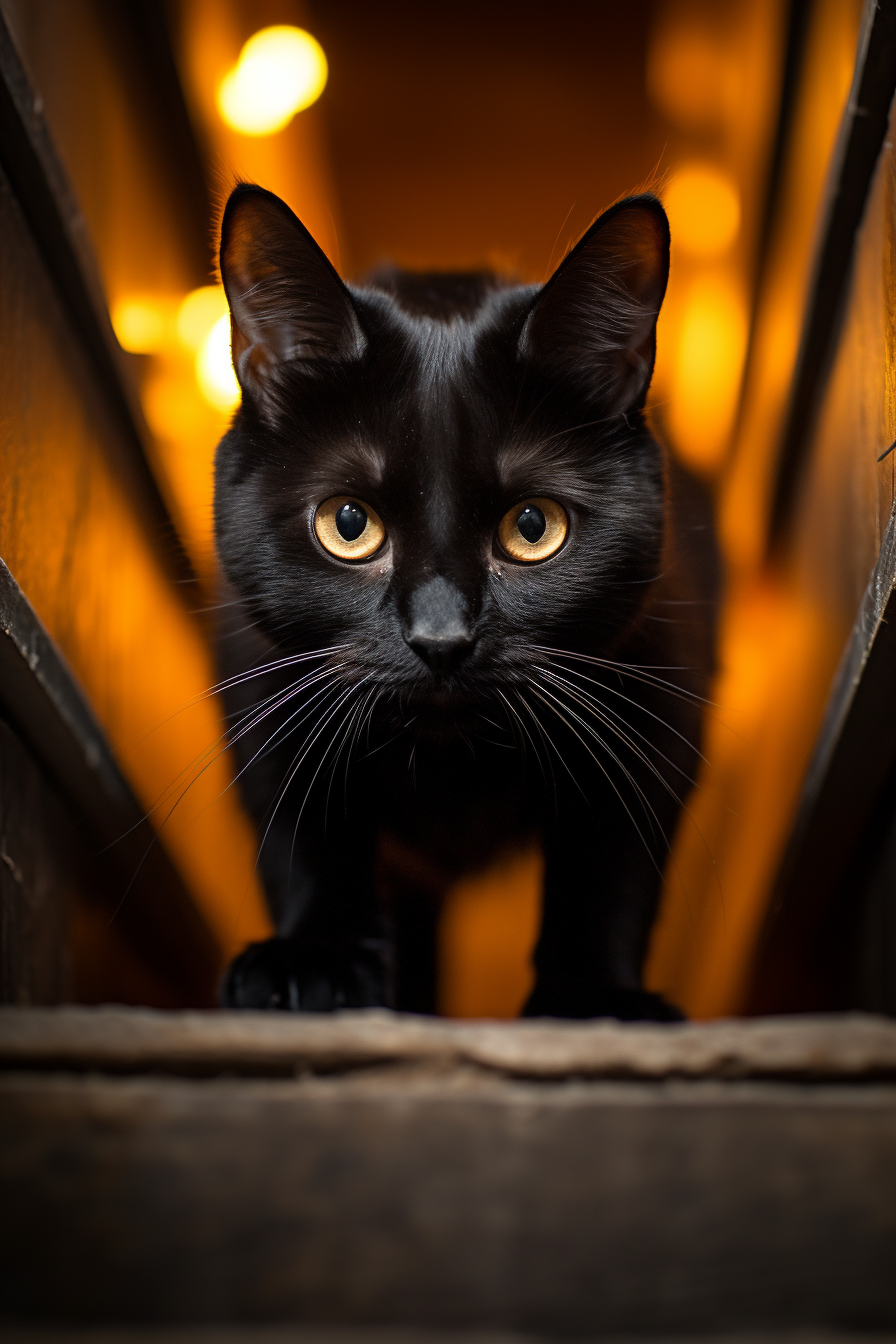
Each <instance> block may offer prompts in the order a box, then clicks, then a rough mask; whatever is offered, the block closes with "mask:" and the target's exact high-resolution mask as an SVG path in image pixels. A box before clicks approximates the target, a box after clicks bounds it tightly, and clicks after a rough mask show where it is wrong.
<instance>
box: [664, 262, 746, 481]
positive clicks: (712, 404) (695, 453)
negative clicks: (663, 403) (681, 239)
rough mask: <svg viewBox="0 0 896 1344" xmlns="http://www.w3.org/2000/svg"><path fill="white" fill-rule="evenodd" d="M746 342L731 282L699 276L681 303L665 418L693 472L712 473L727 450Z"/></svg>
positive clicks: (739, 298)
mask: <svg viewBox="0 0 896 1344" xmlns="http://www.w3.org/2000/svg"><path fill="white" fill-rule="evenodd" d="M746 342H747V311H746V303H745V300H744V295H743V292H742V288H741V285H740V284H739V283H738V281H737V279H736V278H735V277H734V276H733V275H731V274H729V273H728V272H725V271H722V272H709V273H706V274H704V275H702V276H700V277H699V278H698V279H696V280H695V281H694V283H693V285H692V286H691V289H690V291H689V293H688V296H687V299H686V300H685V303H684V309H683V315H682V322H681V330H680V337H679V341H678V347H677V350H676V353H675V368H674V372H673V379H672V389H671V391H672V395H671V404H670V407H669V412H668V415H669V426H670V429H671V431H672V435H673V438H674V440H675V443H676V447H677V448H678V451H679V453H680V455H681V456H682V457H683V458H684V460H685V461H686V462H687V463H688V465H689V466H691V467H693V468H694V469H695V470H697V471H700V472H704V473H708V472H712V471H714V470H715V469H716V468H717V467H718V465H719V461H720V458H721V456H722V454H723V453H724V451H725V448H726V446H727V443H728V440H729V437H730V434H731V430H732V426H733V422H734V415H735V412H736V410H737V399H738V393H739V391H740V379H741V373H742V370H743V361H744V353H745V350H746Z"/></svg>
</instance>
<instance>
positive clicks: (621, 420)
mask: <svg viewBox="0 0 896 1344" xmlns="http://www.w3.org/2000/svg"><path fill="white" fill-rule="evenodd" d="M668 257H669V233H668V226H667V223H666V218H665V215H664V213H663V210H662V207H661V205H660V203H659V202H658V201H657V200H656V198H655V197H653V196H650V195H645V196H638V197H632V198H629V199H628V200H624V201H621V202H619V203H618V204H617V205H616V206H614V207H613V208H612V209H611V210H609V211H607V212H606V213H605V214H604V215H603V216H601V218H600V219H598V221H597V222H596V223H595V224H594V225H593V226H592V227H591V229H589V231H588V232H587V233H586V234H585V236H584V238H583V239H582V240H581V241H580V243H579V244H578V245H577V247H576V248H575V249H573V251H572V252H571V253H570V254H569V255H568V256H567V257H566V259H565V260H564V261H563V262H562V263H561V265H560V266H559V267H558V269H557V271H556V272H555V274H554V275H553V277H552V278H551V280H550V281H549V282H548V283H547V284H546V285H545V286H543V287H537V286H508V285H505V284H503V283H502V282H501V281H499V280H498V279H496V278H495V277H494V276H491V275H487V274H482V275H477V274H468V275H458V276H451V275H427V276H417V275H408V274H405V273H402V272H400V271H392V272H382V273H381V274H380V275H378V276H377V277H375V278H374V280H373V281H372V282H371V283H370V284H369V285H368V286H367V287H364V288H356V287H349V286H346V285H344V284H343V283H342V282H341V280H340V279H339V278H338V276H337V275H336V273H335V271H334V270H333V269H332V267H331V266H330V264H329V262H328V261H327V260H326V258H325V257H324V255H323V254H322V253H321V252H320V250H319V249H318V248H317V246H316V244H315V243H314V242H313V240H312V239H311V237H310V235H309V234H308V233H307V231H306V230H305V229H304V228H303V227H302V225H301V224H300V223H299V221H298V220H297V219H296V218H295V217H294V216H293V215H292V214H291V212H290V211H289V210H288V209H287V207H286V206H285V205H284V204H283V203H282V202H281V201H279V200H278V199H277V198H276V197H274V196H271V195H270V194H269V193H267V192H264V191H262V190H261V189H259V188H256V187H251V186H247V185H243V186H240V187H238V188H237V189H236V190H235V191H234V193H233V194H232V196H231V198H230V200H229V202H228V204H227V207H226V210H225V213H224V218H223V224H222V244H221V271H222V276H223V280H224V284H225V287H226V289H227V294H228V298H229V300H230V304H231V311H232V315H233V351H234V362H235V366H236V368H237V372H238V376H239V379H240V382H241V385H242V388H243V404H242V406H241V408H240V410H239V412H238V413H237V415H236V417H235V419H234V422H233V426H232V428H231V429H230V431H229V433H228V434H227V435H226V436H225V438H224V439H223V440H222V442H221V445H220V447H219V450H218V457H217V468H216V502H215V516H216V527H217V539H218V548H219V552H220V556H221V561H222V564H223V568H224V572H225V575H226V578H227V581H228V583H229V585H230V587H231V589H232V593H231V597H232V600H233V605H232V606H229V607H228V608H226V610H227V612H228V615H229V621H228V626H227V628H225V629H224V630H223V631H222V639H221V662H222V671H223V673H224V674H225V676H226V677H227V678H228V679H230V685H229V687H228V689H227V690H226V698H227V704H228V711H229V713H230V715H231V725H232V728H231V731H232V736H233V739H234V745H235V751H236V755H237V759H238V762H239V766H240V769H241V771H242V774H241V777H240V778H241V785H242V788H243V791H244V795H245V798H246V801H247V803H248V806H249V809H250V811H251V812H252V814H253V816H254V817H255V820H256V823H257V825H258V828H259V838H260V840H261V842H262V843H261V869H262V872H263V875H264V881H265V887H266V891H267V895H268V900H269V903H270V906H271V910H272V914H273V916H274V919H275V921H276V925H277V929H278V933H279V936H278V937H277V938H276V939H273V940H272V941H271V942H269V943H263V944H257V945H255V946H253V947H251V948H249V949H248V950H247V951H246V952H245V953H244V954H243V955H242V956H241V957H239V958H237V960H236V961H235V962H234V964H233V965H232V966H231V968H230V970H229V972H228V975H227V978H226V981H225V985H224V989H223V1000H224V1002H225V1003H227V1004H230V1005H232V1006H236V1007H266V1006H272V1007H273V1006H278V1007H293V1008H301V1009H318V1010H320V1009H332V1008H336V1007H340V1006H356V1007H360V1006H365V1005H373V1004H387V1005H393V1006H397V1007H399V1008H407V1009H411V1010H417V1011H424V1012H426V1011H433V1010H434V1007H435V1001H436V1000H435V994H436V990H435V984H434V979H435V970H434V968H435V953H434V946H435V930H436V923H437V916H438V890H439V881H442V882H443V883H444V882H446V881H447V880H448V879H449V878H450V877H451V876H452V875H455V874H458V873H460V872H463V871H465V870H467V869H469V868H471V867H475V866H477V865H480V864H482V863H484V862H486V861H487V860H488V859H489V857H491V856H492V855H494V854H495V853H496V852H498V851H500V850H502V849H506V848H507V847H509V846H513V845H515V844H519V843H522V842H523V841H524V840H525V839H526V837H530V836H532V835H540V836H541V838H542V840H543V843H544V847H545V853H546V860H547V875H546V882H545V893H544V917H543V926H542V931H541V936H540V940H539V943H538V947H537V951H536V956H535V961H536V971H537V979H536V985H535V989H534V991H533V993H532V996H531V998H530V1000H529V1003H528V1004H527V1006H526V1010H525V1011H526V1012H527V1013H530V1014H550V1015H557V1016H565V1017H590V1016H596V1015H604V1014H610V1015H614V1016H617V1017H623V1018H660V1019H662V1018H669V1017H675V1016H677V1015H678V1014H677V1010H675V1009H674V1008H672V1007H671V1006H670V1005H668V1004H666V1003H665V1002H664V1001H663V1000H661V999H659V998H658V997H657V996H654V995H651V994H648V993H647V992H646V991H644V989H643V988H642V984H641V970H642V963H643V960H644V955H645V950H646V946H647V939H648V935H649V932H650V928H651V924H652V921H653V918H654V914H655V909H656V903H657V898H658V892H659V886H660V872H661V869H662V867H663V864H664V862H665V859H666V856H667V852H668V843H669V841H670V839H671V836H672V832H673V830H674V827H675V824H676V820H677V817H678V813H679V809H680V802H679V800H680V799H682V798H683V797H684V796H685V794H686V793H687V792H688V789H689V783H688V781H689V779H690V778H691V777H692V775H693V772H694V770H695V767H696V764H697V760H698V746H699V738H700V709H699V700H698V698H699V697H700V696H703V695H704V694H705V693H706V687H707V682H708V678H709V675H710V673H711V669H712V647H713V629H712V627H713V609H714V608H713V598H714V582H715V569H714V559H713V556H714V552H713V545H712V539H711V529H710V528H709V526H708V522H707V514H706V509H705V507H704V503H703V501H702V500H701V498H700V495H699V491H697V490H696V488H695V486H694V484H693V482H690V481H689V479H688V478H686V477H684V475H683V474H682V473H680V472H678V473H677V474H671V473H670V470H669V468H668V466H667V465H666V463H665V461H664V455H663V452H662V450H661V448H660V446H659V445H658V443H657V442H656V440H655V439H654V438H653V437H652V435H651V434H650V432H649V430H648V428H647V426H646V424H645V420H644V415H643V405H644V399H645V397H646V394H647V389H648V386H649V382H650V376H651V373H652V368H653V359H654V351H655V330H656V317H657V314H658V312H659V308H660V304H661V303H662V298H663V293H664V291H665V286H666V278H667V274H668ZM336 495H346V496H351V497H352V498H355V499H358V500H360V501H362V502H364V503H366V504H368V505H371V506H372V507H373V508H374V509H375V510H376V512H377V513H378V514H379V516H380V518H381V519H382V520H383V523H384V525H385V528H386V534H387V540H386V542H385V543H384V545H383V547H382V548H381V549H380V551H379V552H378V553H377V554H376V555H374V556H373V557H372V558H371V559H369V560H367V561H361V562H352V563H349V562H346V561H342V560H338V559H335V558H334V557H333V556H331V555H330V554H329V553H328V552H327V551H325V550H324V548H323V547H322V546H321V544H320V543H319V542H318V540H317V537H316V535H315V531H314V526H313V520H314V515H315V510H316V508H317V506H318V505H320V504H321V503H322V502H323V501H325V500H327V499H328V498H330V497H332V496H336ZM533 496H534V497H549V498H551V499H553V500H556V501H558V502H559V503H560V504H562V506H563V508H564V509H565V510H566V513H567V515H568V518H569V533H568V536H567V538H566V541H565V543H564V545H563V546H562V547H561V549H560V550H559V551H558V552H557V553H556V554H555V555H553V556H551V557H550V558H548V559H546V560H543V561H541V562H539V563H536V564H531V565H526V564H522V563H519V562H515V561H514V560H512V559H511V558H510V557H509V556H508V555H507V554H506V553H505V552H504V551H503V550H502V548H501V546H500V543H499V542H498V540H497V537H496V529H497V526H498V523H499V521H500V519H501V518H502V516H503V515H504V514H505V513H506V512H507V510H508V509H509V508H511V507H512V506H513V505H514V504H516V503H517V502H519V501H520V500H523V499H525V498H527V497H533ZM322 650H329V652H321V651H322ZM303 655H312V656H311V657H310V658H309V659H307V660H306V661H296V659H297V658H299V657H300V656H303ZM278 659H286V660H287V662H286V663H285V664H284V665H282V666H279V667H275V668H272V669H270V670H269V671H266V672H264V673H262V674H255V675H251V676H249V677H248V678H247V677H246V674H248V673H255V672H256V670H257V669H258V668H260V667H262V666H264V665H267V664H270V663H272V662H274V661H275V660H278ZM589 659H599V660H604V661H587V660H589ZM290 660H292V661H290ZM316 677H317V678H318V679H316V680H315V678H316ZM240 678H243V679H242V680H240ZM297 683H298V685H296V684H297ZM269 697H270V698H269ZM253 707H254V709H253ZM253 714H254V716H255V717H251V716H252V715H253ZM384 837H385V838H386V842H387V843H391V844H393V845H394V842H395V841H397V842H399V844H400V846H401V847H402V852H405V853H411V854H415V855H417V856H419V865H418V868H419V872H418V869H415V867H414V864H413V863H411V864H410V865H408V866H407V871H406V873H405V877H404V878H403V879H402V881H401V882H399V883H398V885H397V886H396V884H395V883H394V882H393V883H392V885H391V887H389V889H388V890H387V891H385V892H384V890H383V885H382V883H381V882H380V880H379V878H378V876H377V873H378V869H377V855H378V853H381V852H382V846H383V843H384ZM432 872H435V873H437V874H439V875H441V877H440V878H437V879H434V880H433V879H431V878H430V877H426V876H425V874H427V873H429V874H431V873H432ZM415 873H417V876H415ZM420 873H422V874H424V876H420V875H419V874H420Z"/></svg>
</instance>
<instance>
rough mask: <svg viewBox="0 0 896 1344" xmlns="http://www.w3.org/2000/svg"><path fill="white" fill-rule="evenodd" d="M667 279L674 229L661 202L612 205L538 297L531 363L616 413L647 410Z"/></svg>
mask: <svg viewBox="0 0 896 1344" xmlns="http://www.w3.org/2000/svg"><path fill="white" fill-rule="evenodd" d="M668 278H669V224H668V221H667V219H666V212H665V211H664V210H663V207H662V205H661V204H660V202H659V200H658V199H657V198H656V196H653V195H650V194H646V195H643V196H630V197H628V198H627V199H626V200H623V201H619V202H618V204H616V205H614V206H612V207H611V209H609V210H607V211H606V212H605V213H604V214H603V215H601V217H600V219H598V220H597V221H596V223H594V224H592V226H591V228H590V229H589V230H588V232H587V233H586V234H585V236H584V237H583V238H582V239H581V240H580V241H579V243H577V245H576V246H575V247H574V248H573V250H572V251H571V252H570V253H569V255H568V256H567V257H565V258H564V260H563V261H562V262H561V263H560V265H559V266H558V268H557V270H556V271H555V272H554V274H553V275H552V276H551V278H550V280H548V282H547V284H546V285H545V286H544V288H543V289H542V290H541V292H540V293H539V295H538V296H537V298H536V300H535V303H534V306H533V308H532V310H531V312H530V313H529V316H528V318H527V319H526V324H525V326H524V327H523V331H522V335H521V337H520V352H521V354H522V355H523V356H524V357H525V358H529V359H532V360H533V361H535V362H536V363H539V364H543V365H545V366H547V367H548V368H550V369H552V370H554V371H556V372H558V373H560V374H561V375H563V376H566V377H570V378H572V379H573V380H574V381H576V382H578V383H579V384H580V385H582V386H584V387H585V388H586V390H587V391H589V392H590V393H591V394H592V395H594V396H595V397H597V398H599V399H600V400H601V401H602V402H604V404H605V405H607V407H608V410H609V411H610V413H611V414H624V413H625V412H626V411H630V410H636V409H638V408H639V407H641V406H643V404H644V399H645V397H646V396H647V389H648V387H649V386H650V379H651V376H652V374H653V364H654V359H655V357H656V321H657V317H658V316H659V311H660V307H661V305H662V302H663V296H664V294H665V292H666V282H667V280H668Z"/></svg>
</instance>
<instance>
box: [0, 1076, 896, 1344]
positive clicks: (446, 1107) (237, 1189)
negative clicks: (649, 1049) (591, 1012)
mask: <svg viewBox="0 0 896 1344" xmlns="http://www.w3.org/2000/svg"><path fill="white" fill-rule="evenodd" d="M894 1190H896V1087H894V1086H893V1085H881V1084H870V1085H863V1086H860V1087H857V1086H856V1085H855V1084H853V1085H851V1086H843V1085H838V1086H832V1085H830V1084H823V1085H818V1084H815V1085H813V1086H809V1087H807V1086H798V1085H794V1084H792V1083H768V1082H725V1083H722V1082H718V1081H710V1082H695V1081H666V1082H663V1083H660V1084H657V1083H645V1082H633V1081H629V1082H610V1081H570V1082H564V1083H560V1084H545V1083H543V1082H540V1083H536V1082H531V1081H521V1080H512V1079H506V1078H500V1077H494V1076H492V1077H488V1076H486V1077H483V1076H482V1075H481V1074H479V1073H473V1074H472V1075H471V1073H470V1072H468V1071H464V1070H461V1069H457V1070H450V1071H448V1072H446V1073H445V1074H443V1075H438V1074H430V1075H429V1076H425V1075H424V1076H421V1075H420V1074H417V1075H416V1076H411V1077H409V1076H407V1075H406V1074H405V1075H404V1076H402V1072H401V1071H399V1070H387V1071H385V1073H384V1072H383V1071H381V1070H364V1071H358V1072H357V1073H355V1074H352V1075H350V1076H348V1077H320V1076H313V1075H312V1076H307V1077H305V1078H301V1079H276V1080H272V1079H263V1080H262V1079H247V1078H215V1079H205V1080H201V1081H197V1080H194V1079H176V1078H159V1077H155V1078H147V1077H142V1078H140V1077H131V1078H109V1077H101V1076H96V1075H76V1076H72V1075H64V1074H47V1075H35V1074H28V1075H23V1074H21V1073H8V1074H5V1075H3V1076H2V1077H0V1204H2V1207H3V1210H4V1215H3V1220H2V1224H0V1303H2V1312H3V1313H4V1314H5V1315H6V1316H7V1317H12V1318H19V1319H21V1318H23V1317H24V1318H29V1317H30V1318H32V1319H34V1318H36V1319H44V1320H46V1319H48V1318H49V1319H54V1318H55V1319H57V1320H65V1321H72V1320H82V1321H94V1322H95V1321H98V1320H107V1321H122V1320H138V1321H153V1320H155V1321H161V1320H170V1321H181V1322H183V1321H190V1320H194V1321H195V1320H200V1321H202V1320H204V1321H220V1320H234V1321H248V1320H297V1321H319V1322H330V1323H347V1324H351V1323H355V1324H375V1323H381V1324H405V1325H427V1326H433V1327H446V1328H447V1327H450V1328H458V1329H460V1328H470V1327H476V1326H478V1327H490V1328H503V1329H516V1330H522V1331H526V1332H531V1333H536V1334H537V1333H557V1334H566V1333H573V1334H580V1335H584V1334H589V1333H591V1334H593V1333H599V1332H604V1331H608V1330H617V1331H619V1330H625V1331H635V1330H642V1331H660V1330H663V1331H669V1332H674V1331H681V1330H687V1329H723V1328H728V1329H748V1328H754V1329H758V1328H769V1327H772V1326H778V1327H783V1326H790V1327H794V1326H806V1325H813V1324H814V1325H824V1326H828V1327H841V1328H854V1329H860V1328H866V1329H869V1328H877V1329H882V1328H890V1329H893V1328H894V1327H896V1275H894V1274H893V1266H894V1264H896V1200H894V1197H893V1192H894Z"/></svg>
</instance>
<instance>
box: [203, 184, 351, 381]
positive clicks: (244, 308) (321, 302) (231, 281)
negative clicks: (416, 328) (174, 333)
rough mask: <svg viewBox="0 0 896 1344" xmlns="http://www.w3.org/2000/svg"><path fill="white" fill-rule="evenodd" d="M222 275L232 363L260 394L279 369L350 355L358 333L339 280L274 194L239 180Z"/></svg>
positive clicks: (229, 211) (228, 214)
mask: <svg viewBox="0 0 896 1344" xmlns="http://www.w3.org/2000/svg"><path fill="white" fill-rule="evenodd" d="M221 278H222V279H223V281H224V289H225V292H226V294H227V300H228V302H229V304H230V316H231V333H232V338H231V344H232V351H233V367H234V369H235V370H236V375H237V378H238V379H239V382H240V386H241V387H242V389H243V391H244V392H246V391H249V392H250V393H253V394H255V395H256V396H257V397H260V398H261V400H262V401H264V400H266V399H267V398H268V397H269V396H270V394H271V392H272V391H273V389H274V387H275V385H276V382H277V379H278V375H279V373H280V372H281V371H282V369H283V368H284V366H286V365H295V364H297V363H299V364H302V365H304V366H306V367H307V368H308V369H309V371H313V370H315V369H319V368H320V367H321V365H322V364H323V363H325V362H327V361H334V360H343V359H350V358H352V357H353V356H356V355H359V354H360V353H361V352H362V350H363V348H364V336H363V333H362V331H361V326H360V323H359V322H358V318H357V315H356V313H355V309H354V305H353V304H352V301H351V297H350V295H349V292H348V290H347V289H346V287H345V285H344V284H343V283H342V281H341V280H340V278H339V276H338V275H337V274H336V272H335V270H334V269H333V267H332V266H331V265H330V262H329V261H328V260H327V258H326V257H325V256H324V254H323V252H322V251H321V249H320V248H319V247H318V245H317V243H316V242H315V241H314V239H313V238H312V237H311V234H310V233H309V232H308V230H307V229H306V228H305V226H304V224H302V223H300V221H299V220H298V219H296V217H295V215H294V214H293V212H292V211H291V210H290V208H289V206H288V205H286V204H285V202H283V201H281V200H280V198H279V196H274V195H273V193H272V192H269V191H265V190H264V189H263V188H262V187H256V186H252V185H250V184H248V183H241V184H240V185H239V186H238V187H236V188H235V189H234V190H233V191H232V192H231V194H230V198H229V200H228V202H227V205H226V207H225V209H224V217H223V220H222V222H221Z"/></svg>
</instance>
